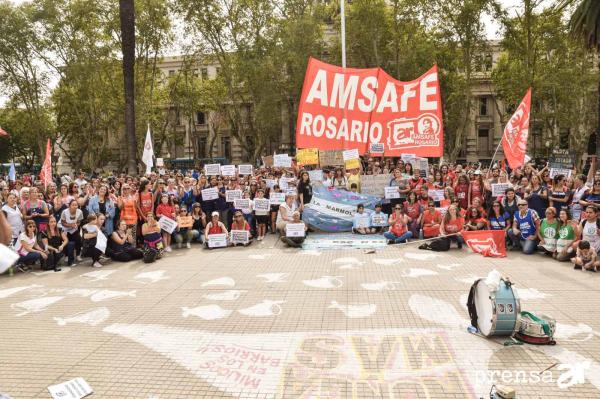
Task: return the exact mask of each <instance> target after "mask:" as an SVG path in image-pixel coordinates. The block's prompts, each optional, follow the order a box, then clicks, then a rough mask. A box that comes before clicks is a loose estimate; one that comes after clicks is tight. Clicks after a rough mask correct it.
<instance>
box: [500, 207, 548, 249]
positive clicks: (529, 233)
mask: <svg viewBox="0 0 600 399" xmlns="http://www.w3.org/2000/svg"><path fill="white" fill-rule="evenodd" d="M518 206H519V211H518V212H517V213H515V215H514V221H513V225H512V230H509V232H508V236H509V237H510V239H511V241H512V244H513V248H515V249H519V248H520V249H521V250H522V251H523V253H524V254H525V255H531V254H533V253H534V252H535V251H536V249H537V245H538V241H537V229H538V226H539V222H540V218H539V216H538V214H537V212H536V211H534V210H533V209H529V208H528V205H527V201H526V200H525V199H521V200H519V202H518Z"/></svg>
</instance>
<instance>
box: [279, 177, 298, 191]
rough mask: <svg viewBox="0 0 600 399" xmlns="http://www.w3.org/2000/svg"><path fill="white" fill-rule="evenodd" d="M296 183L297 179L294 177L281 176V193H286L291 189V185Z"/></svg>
mask: <svg viewBox="0 0 600 399" xmlns="http://www.w3.org/2000/svg"><path fill="white" fill-rule="evenodd" d="M295 181H296V179H295V178H293V177H285V176H281V177H280V178H279V188H281V191H285V190H287V189H288V188H289V185H290V184H291V183H294V182H295Z"/></svg>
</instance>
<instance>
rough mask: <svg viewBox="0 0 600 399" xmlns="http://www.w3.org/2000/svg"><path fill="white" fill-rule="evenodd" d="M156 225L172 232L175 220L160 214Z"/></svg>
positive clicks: (174, 227) (175, 225)
mask: <svg viewBox="0 0 600 399" xmlns="http://www.w3.org/2000/svg"><path fill="white" fill-rule="evenodd" d="M158 225H159V226H160V228H161V229H162V230H164V231H166V232H167V233H169V234H173V232H174V231H175V229H176V228H177V222H176V221H174V220H173V219H171V218H168V217H166V216H164V215H163V216H161V217H160V219H158Z"/></svg>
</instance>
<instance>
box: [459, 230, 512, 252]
mask: <svg viewBox="0 0 600 399" xmlns="http://www.w3.org/2000/svg"><path fill="white" fill-rule="evenodd" d="M461 234H462V236H463V238H464V239H465V243H466V244H467V245H468V246H469V248H471V250H473V252H475V253H478V254H482V255H483V256H489V257H493V258H504V257H505V256H506V242H505V241H504V234H505V233H504V230H481V231H463V232H462V233H461Z"/></svg>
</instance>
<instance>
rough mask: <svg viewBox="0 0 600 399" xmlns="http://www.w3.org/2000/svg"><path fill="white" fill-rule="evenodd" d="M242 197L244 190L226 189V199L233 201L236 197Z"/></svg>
mask: <svg viewBox="0 0 600 399" xmlns="http://www.w3.org/2000/svg"><path fill="white" fill-rule="evenodd" d="M240 198H242V190H226V191H225V201H226V202H233V201H235V200H236V199H240Z"/></svg>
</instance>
